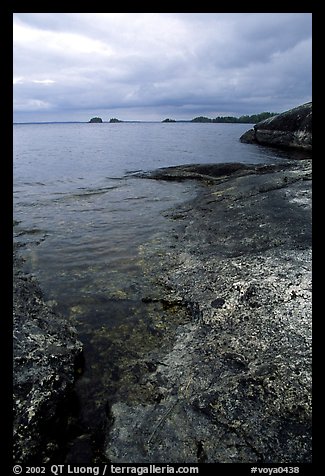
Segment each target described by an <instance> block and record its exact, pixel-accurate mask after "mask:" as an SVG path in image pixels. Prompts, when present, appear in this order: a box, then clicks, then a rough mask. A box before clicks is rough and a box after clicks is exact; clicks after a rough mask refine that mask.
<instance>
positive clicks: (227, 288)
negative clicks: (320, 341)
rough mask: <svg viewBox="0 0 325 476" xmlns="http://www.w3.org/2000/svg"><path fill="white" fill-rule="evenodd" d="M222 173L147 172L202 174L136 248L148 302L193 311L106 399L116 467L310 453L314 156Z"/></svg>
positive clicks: (282, 458) (293, 457)
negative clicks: (149, 239) (148, 286)
mask: <svg viewBox="0 0 325 476" xmlns="http://www.w3.org/2000/svg"><path fill="white" fill-rule="evenodd" d="M227 167H229V170H226V169H227ZM217 168H219V171H217V169H214V168H213V167H211V166H202V165H200V166H198V167H196V166H184V167H177V168H175V167H174V168H170V169H164V170H160V171H158V172H157V173H153V174H151V176H150V177H151V178H155V179H166V180H175V179H177V180H182V179H187V178H193V175H195V179H196V180H200V181H201V182H202V190H201V192H200V193H199V195H198V196H197V198H196V199H194V200H193V201H191V202H188V203H186V204H183V205H182V206H179V207H177V209H174V210H171V211H170V212H169V213H168V216H169V218H170V220H173V221H174V223H175V227H174V231H173V233H172V234H171V233H169V234H168V235H167V234H166V235H164V236H163V235H162V236H161V237H160V239H157V238H156V242H155V243H154V244H153V243H148V244H147V245H146V246H144V247H143V250H142V253H143V257H144V260H143V269H144V272H145V273H146V276H147V278H148V280H149V281H151V283H152V293H153V294H152V296H147V297H145V298H144V299H143V302H144V303H146V302H147V303H152V302H155V301H156V302H158V301H159V302H161V303H162V302H165V303H168V306H175V310H176V311H177V309H182V310H186V312H187V313H188V316H189V319H188V320H186V319H185V320H184V322H181V323H180V324H179V325H178V326H177V327H176V328H175V329H173V330H172V331H171V332H172V333H171V334H170V335H169V334H168V336H166V335H164V334H162V336H161V340H162V342H163V340H164V339H165V338H166V337H168V339H169V342H170V345H169V346H167V347H166V346H161V348H157V349H156V350H155V351H154V353H152V352H151V353H150V352H149V353H148V355H147V356H146V358H145V359H144V362H146V365H142V366H140V367H141V368H140V367H139V373H138V377H137V382H135V383H134V384H133V390H132V392H131V393H132V394H133V398H124V397H123V395H122V394H120V395H118V393H117V394H116V395H115V398H114V401H111V402H109V405H108V409H107V411H108V419H107V431H106V445H105V446H106V447H105V455H106V457H107V458H108V460H110V461H112V462H117V463H150V462H155V463H212V462H216V463H223V462H225V463H232V462H237V463H238V462H265V463H285V462H287V463H293V462H295V463H299V462H310V461H311V161H310V160H304V161H290V162H287V163H285V164H277V165H273V166H244V167H242V166H241V167H237V166H236V165H233V166H232V167H231V166H230V165H229V164H227V166H226V169H223V170H222V171H221V167H217ZM220 171H221V173H220ZM229 171H230V173H228V172H229ZM189 174H190V175H191V174H192V177H189ZM146 177H147V178H148V175H147V176H146ZM166 305H167V304H166ZM150 363H151V365H150ZM137 389H141V392H140V391H137Z"/></svg>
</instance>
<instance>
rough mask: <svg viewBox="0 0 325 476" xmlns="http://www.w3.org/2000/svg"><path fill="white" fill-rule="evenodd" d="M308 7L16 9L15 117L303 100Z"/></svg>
mask: <svg viewBox="0 0 325 476" xmlns="http://www.w3.org/2000/svg"><path fill="white" fill-rule="evenodd" d="M311 35H312V26H311V14H309V13H229V14H220V13H150V14H149V13H121V14H116V13H114V14H107V13H103V14H86V13H84V14H76V13H16V14H14V119H15V120H16V121H23V120H88V119H89V116H90V115H92V114H100V115H101V116H102V117H103V118H104V119H106V120H107V119H109V117H112V116H113V114H114V115H115V116H117V117H119V118H121V119H125V120H127V119H157V120H160V119H163V118H164V117H166V114H167V113H168V115H169V116H172V117H174V118H176V119H182V118H184V119H190V118H192V117H194V115H201V114H203V115H209V116H210V117H215V116H216V115H221V114H232V115H240V114H252V113H255V112H262V111H278V112H281V111H283V110H285V109H288V108H290V107H294V106H296V105H299V104H301V103H303V102H306V101H309V100H311V74H312V72H311V47H312V43H311Z"/></svg>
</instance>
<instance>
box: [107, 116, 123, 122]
mask: <svg viewBox="0 0 325 476" xmlns="http://www.w3.org/2000/svg"><path fill="white" fill-rule="evenodd" d="M116 122H123V121H120V120H119V119H116V117H112V118H111V119H110V120H109V123H110V124H115V123H116Z"/></svg>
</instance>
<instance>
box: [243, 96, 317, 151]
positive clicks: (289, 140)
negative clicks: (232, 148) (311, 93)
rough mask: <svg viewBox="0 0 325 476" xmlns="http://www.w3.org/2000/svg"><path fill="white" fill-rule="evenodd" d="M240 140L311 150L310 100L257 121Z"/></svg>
mask: <svg viewBox="0 0 325 476" xmlns="http://www.w3.org/2000/svg"><path fill="white" fill-rule="evenodd" d="M240 141H241V142H244V143H257V144H262V145H269V146H274V147H282V148H298V149H304V150H312V102H308V103H306V104H303V105H301V106H298V107H295V108H294V109H290V110H288V111H285V112H283V113H281V114H277V115H276V116H273V117H270V118H268V119H265V120H264V121H261V122H258V123H257V124H256V125H255V126H254V128H253V129H250V130H249V131H246V132H245V133H244V134H243V135H242V136H241V138H240Z"/></svg>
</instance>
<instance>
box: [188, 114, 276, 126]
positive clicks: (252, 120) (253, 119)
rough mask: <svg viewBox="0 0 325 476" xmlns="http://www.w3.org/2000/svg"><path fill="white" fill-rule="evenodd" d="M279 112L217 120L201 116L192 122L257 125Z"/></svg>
mask: <svg viewBox="0 0 325 476" xmlns="http://www.w3.org/2000/svg"><path fill="white" fill-rule="evenodd" d="M277 114H278V113H277V112H261V113H260V114H252V115H251V116H248V115H245V116H240V117H234V116H218V117H216V118H215V119H210V118H209V117H204V116H199V117H195V118H194V119H192V120H191V122H218V123H233V122H237V123H240V124H256V123H257V122H260V121H264V119H268V118H269V117H272V116H276V115H277Z"/></svg>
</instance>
